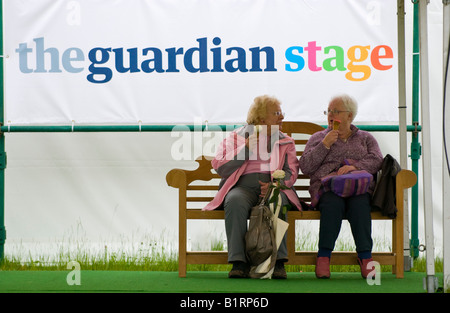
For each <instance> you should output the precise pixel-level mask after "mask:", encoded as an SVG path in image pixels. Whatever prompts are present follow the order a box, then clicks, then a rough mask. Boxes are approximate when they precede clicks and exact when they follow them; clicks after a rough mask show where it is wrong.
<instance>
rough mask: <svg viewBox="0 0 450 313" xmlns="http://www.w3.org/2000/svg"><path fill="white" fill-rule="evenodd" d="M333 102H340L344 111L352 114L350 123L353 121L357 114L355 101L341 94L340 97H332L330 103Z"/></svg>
mask: <svg viewBox="0 0 450 313" xmlns="http://www.w3.org/2000/svg"><path fill="white" fill-rule="evenodd" d="M334 100H341V101H342V104H343V105H344V107H345V109H346V110H348V111H350V112H352V113H353V118H352V121H353V120H354V119H355V117H356V114H358V103H357V102H356V100H355V99H354V98H353V97H351V96H349V95H347V94H341V95H337V96H334V97H333V98H332V99H331V101H330V103H331V102H333V101H334Z"/></svg>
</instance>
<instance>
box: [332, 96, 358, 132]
mask: <svg viewBox="0 0 450 313" xmlns="http://www.w3.org/2000/svg"><path fill="white" fill-rule="evenodd" d="M352 116H353V113H352V112H350V111H348V110H347V109H346V108H345V106H344V104H343V103H342V101H341V100H340V99H335V100H333V101H331V102H330V104H329V105H328V127H331V128H333V121H334V120H339V121H341V125H340V126H339V130H345V129H348V128H350V124H351V123H352Z"/></svg>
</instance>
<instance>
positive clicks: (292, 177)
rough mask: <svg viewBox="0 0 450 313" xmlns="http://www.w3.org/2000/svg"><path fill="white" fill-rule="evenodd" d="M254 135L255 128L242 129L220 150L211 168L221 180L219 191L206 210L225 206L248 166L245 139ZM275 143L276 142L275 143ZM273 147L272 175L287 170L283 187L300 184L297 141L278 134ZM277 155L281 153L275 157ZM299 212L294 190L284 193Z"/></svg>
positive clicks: (250, 126) (225, 142) (225, 141)
mask: <svg viewBox="0 0 450 313" xmlns="http://www.w3.org/2000/svg"><path fill="white" fill-rule="evenodd" d="M252 133H253V125H248V126H243V127H241V128H239V129H237V130H235V131H233V132H232V133H231V134H230V135H229V136H228V137H227V138H226V139H225V140H224V141H223V142H222V146H220V147H219V149H218V151H217V154H216V156H215V158H214V159H213V160H212V161H211V164H212V167H213V168H214V169H215V170H216V171H217V173H218V174H219V175H220V176H221V177H222V180H221V182H220V185H219V191H218V192H217V194H216V196H215V197H214V199H213V200H212V201H211V202H210V203H208V205H206V206H205V207H204V208H203V210H205V211H210V210H214V209H217V208H218V207H219V206H220V205H221V204H222V202H223V200H224V198H225V196H226V194H227V193H228V191H230V189H231V188H232V187H233V186H234V185H235V184H236V183H237V181H238V180H239V178H240V177H241V175H242V173H243V172H244V171H245V168H246V166H247V164H248V159H249V155H250V152H249V149H248V148H247V146H245V138H246V136H248V135H250V134H252ZM272 140H274V139H272ZM274 141H275V142H274V143H273V146H272V147H273V148H272V153H271V156H270V168H271V173H273V172H274V171H275V170H284V171H285V173H286V177H285V179H284V184H285V185H286V186H287V187H292V186H293V185H294V183H295V181H296V180H297V176H298V170H299V161H298V159H297V154H296V150H295V142H294V139H292V138H291V137H289V136H287V135H286V134H285V133H282V132H279V138H276V139H275V140H274ZM276 151H278V153H275V152H276ZM282 192H284V193H285V194H286V196H287V198H288V199H289V201H290V202H291V204H292V205H293V206H295V207H296V208H297V209H298V210H300V211H301V210H302V208H301V205H300V201H299V199H298V196H297V193H296V191H295V189H293V188H291V189H286V190H282Z"/></svg>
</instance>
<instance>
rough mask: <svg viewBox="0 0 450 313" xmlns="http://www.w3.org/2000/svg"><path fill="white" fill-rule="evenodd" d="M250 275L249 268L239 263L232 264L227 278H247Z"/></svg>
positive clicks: (243, 263)
mask: <svg viewBox="0 0 450 313" xmlns="http://www.w3.org/2000/svg"><path fill="white" fill-rule="evenodd" d="M249 273H250V266H249V265H248V264H247V263H245V262H241V261H237V262H234V263H233V268H232V269H231V271H230V272H229V273H228V278H248V277H249Z"/></svg>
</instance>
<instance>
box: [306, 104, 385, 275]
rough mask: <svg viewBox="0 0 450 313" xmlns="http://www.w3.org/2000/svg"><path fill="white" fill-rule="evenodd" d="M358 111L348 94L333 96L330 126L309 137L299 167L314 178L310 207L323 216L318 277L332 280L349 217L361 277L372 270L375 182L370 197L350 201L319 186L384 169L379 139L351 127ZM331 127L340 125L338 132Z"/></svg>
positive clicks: (355, 197) (358, 197) (329, 116)
mask: <svg viewBox="0 0 450 313" xmlns="http://www.w3.org/2000/svg"><path fill="white" fill-rule="evenodd" d="M357 109H358V107H357V103H356V102H355V100H354V99H353V98H351V97H350V96H348V95H341V96H336V97H334V98H333V99H332V100H331V101H330V103H329V105H328V110H327V111H325V112H324V113H325V114H326V115H327V116H328V128H327V129H326V130H323V131H320V132H317V133H315V134H314V135H312V136H311V138H310V139H309V140H308V143H307V145H306V147H305V151H304V153H303V155H302V157H301V159H300V169H301V170H302V172H303V173H304V174H307V175H309V176H310V180H311V181H310V189H309V192H310V194H311V199H312V200H311V205H312V206H313V207H314V208H315V209H318V210H320V212H321V216H320V230H319V251H318V255H317V262H316V276H317V277H318V278H329V277H330V257H331V252H332V251H333V249H334V245H335V242H336V239H337V237H338V235H339V232H340V228H341V223H342V219H344V218H347V219H348V221H349V223H350V226H351V229H352V234H353V238H354V240H355V244H356V252H357V253H358V262H359V264H360V266H361V275H362V276H363V277H364V278H366V277H367V275H368V274H369V273H370V272H371V271H372V270H371V269H367V264H368V263H369V262H370V261H372V235H371V232H372V220H371V216H370V211H371V205H370V199H371V193H372V192H373V189H374V187H375V182H374V181H373V182H372V184H371V186H370V188H369V192H368V193H365V194H362V195H356V196H351V197H348V198H342V197H340V196H338V195H336V194H335V193H333V192H332V191H328V192H323V189H322V187H321V178H322V177H324V176H326V175H328V174H330V173H332V172H335V171H337V174H338V175H342V174H346V173H349V172H352V171H355V170H366V171H367V172H369V173H371V174H375V173H376V172H377V171H378V170H379V169H380V168H381V164H382V162H383V155H382V154H381V151H380V148H379V146H378V143H377V141H376V140H375V138H374V137H373V136H372V135H371V134H370V133H368V132H366V131H362V130H360V129H358V128H357V127H356V126H354V125H353V124H352V122H353V119H354V118H355V116H356V114H357ZM336 122H338V124H339V125H337V124H335V123H336ZM339 122H340V123H339ZM333 124H335V125H336V126H335V127H334V129H333ZM344 160H352V162H351V163H350V164H351V165H345V163H344Z"/></svg>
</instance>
